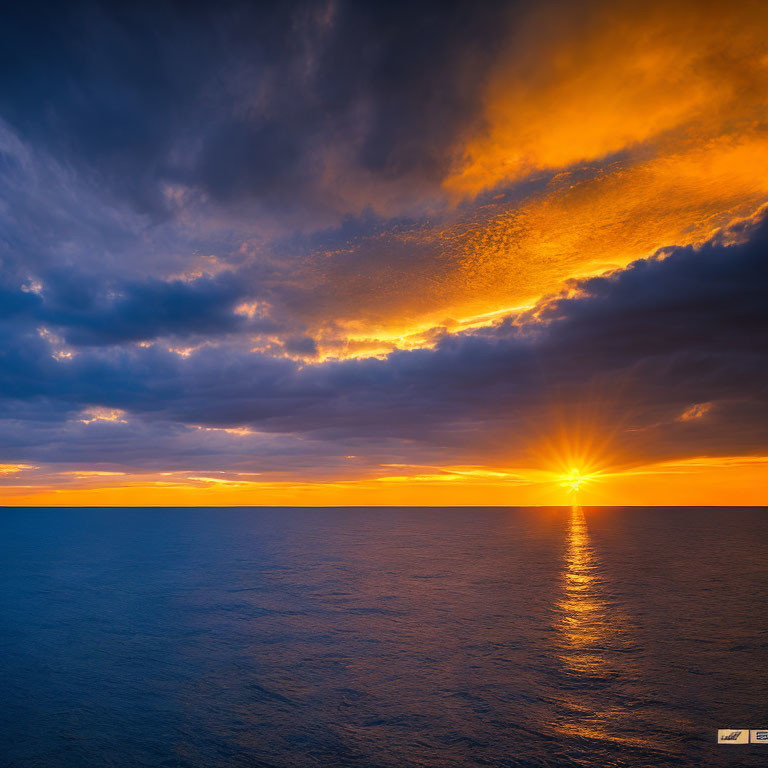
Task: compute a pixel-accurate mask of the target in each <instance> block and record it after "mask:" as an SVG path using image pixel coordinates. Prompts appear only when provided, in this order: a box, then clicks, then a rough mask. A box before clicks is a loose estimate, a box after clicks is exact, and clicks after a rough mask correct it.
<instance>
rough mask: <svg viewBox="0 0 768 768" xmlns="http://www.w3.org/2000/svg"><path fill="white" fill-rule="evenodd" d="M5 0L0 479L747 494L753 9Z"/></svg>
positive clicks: (762, 419) (757, 190) (13, 495)
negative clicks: (13, 0)
mask: <svg viewBox="0 0 768 768" xmlns="http://www.w3.org/2000/svg"><path fill="white" fill-rule="evenodd" d="M116 6H118V4H114V3H113V4H108V3H98V2H92V3H79V2H71V3H66V4H61V5H55V4H50V3H48V4H45V5H41V6H39V7H38V6H37V5H36V3H34V2H30V3H18V4H16V5H15V6H14V7H12V8H9V9H6V10H5V11H4V20H3V24H2V25H0V71H2V73H3V77H2V84H0V504H8V505H91V504H93V505H123V504H125V505H207V504H211V505H229V504H238V505H239V504H254V505H262V504H264V505H283V504H285V505H298V504H302V505H347V504H349V505H354V504H366V505H368V504H382V505H396V504H407V505H435V506H437V505H447V504H458V505H482V504H501V505H522V504H526V505H527V504H531V505H536V504H565V503H570V501H572V500H573V499H575V498H578V501H579V502H580V503H584V504H607V505H614V504H627V505H632V504H638V505H647V504H659V505H675V504H696V505H699V504H715V505H719V504H723V505H731V504H768V356H767V350H768V333H767V331H768V299H767V297H768V266H767V265H768V221H766V216H765V212H766V211H768V173H767V172H766V168H768V36H766V34H765V30H766V29H768V3H765V2H742V1H741V0H736V1H735V2H707V1H706V0H698V2H675V1H674V0H664V1H663V2H656V1H655V0H651V2H644V3H637V2H628V3H622V2H605V3H603V2H562V3H557V2H516V3H512V2H490V1H488V2H447V1H445V0H443V1H441V2H426V1H425V2H410V3H406V2H380V3H375V2H359V1H357V0H348V2H341V1H338V2H333V1H332V2H321V1H320V0H316V1H314V2H280V3H264V4H258V3H235V2H227V1H225V2H221V3H203V4H196V3H191V2H184V3H181V2H179V3H172V2H152V3H144V2H136V3H130V4H123V6H122V7H121V8H119V7H116Z"/></svg>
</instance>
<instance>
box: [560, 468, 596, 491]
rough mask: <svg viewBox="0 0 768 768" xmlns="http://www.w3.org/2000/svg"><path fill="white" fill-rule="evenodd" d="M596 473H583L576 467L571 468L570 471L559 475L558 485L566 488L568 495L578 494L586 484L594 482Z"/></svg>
mask: <svg viewBox="0 0 768 768" xmlns="http://www.w3.org/2000/svg"><path fill="white" fill-rule="evenodd" d="M597 475H598V473H597V472H584V471H583V470H580V469H578V467H572V468H571V469H570V471H568V472H565V473H564V474H562V475H560V485H561V486H562V487H563V488H567V489H568V492H569V493H578V491H579V490H580V489H581V488H582V486H584V485H585V484H586V483H588V482H590V481H591V480H594V479H595V477H596V476H597Z"/></svg>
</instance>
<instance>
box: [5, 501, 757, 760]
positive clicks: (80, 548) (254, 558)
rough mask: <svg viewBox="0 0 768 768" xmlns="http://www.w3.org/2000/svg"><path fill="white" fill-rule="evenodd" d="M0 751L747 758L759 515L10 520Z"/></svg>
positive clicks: (158, 514)
mask: <svg viewBox="0 0 768 768" xmlns="http://www.w3.org/2000/svg"><path fill="white" fill-rule="evenodd" d="M0 534H1V536H0V550H1V551H0V577H2V586H1V588H0V765H2V766H19V767H21V766H24V767H25V768H26V766H46V767H48V766H52V767H54V768H55V767H56V766H66V768H70V767H71V768H88V767H89V766H99V767H101V766H120V768H122V767H123V766H126V767H127V766H131V767H133V766H179V767H181V766H189V767H190V768H191V767H192V766H194V767H195V768H197V767H198V766H199V767H200V768H202V767H203V766H205V767H206V768H210V767H211V766H243V767H244V766H249V767H253V766H274V767H275V768H278V767H279V768H303V767H304V766H329V767H332V768H341V767H343V766H365V767H371V768H377V767H379V766H380V767H381V768H384V767H385V766H386V767H387V768H405V767H407V766H422V767H424V768H426V767H430V768H431V767H434V768H450V767H451V766H462V768H465V767H467V766H557V767H558V768H559V767H561V766H566V767H567V766H598V767H599V768H607V767H609V766H637V767H638V768H648V767H649V766H697V767H698V766H704V767H705V768H709V767H710V766H721V765H731V766H734V767H735V766H739V767H740V768H741V767H742V766H758V765H765V764H768V745H765V746H761V745H754V746H734V745H729V746H720V745H717V744H715V730H716V729H717V728H718V727H719V728H729V727H735V728H750V727H751V728H768V674H767V670H768V621H766V612H765V606H766V604H767V601H768V546H767V545H766V541H768V513H767V512H766V511H765V510H746V509H733V510H728V509H695V508H685V509H658V508H655V509H640V508H633V509H607V508H604V509H583V510H582V509H580V508H574V509H569V508H556V509H511V508H510V509H460V510H458V509H275V510H259V509H227V510H224V509H177V510H167V509H166V510H152V509H123V510H116V509H103V510H99V509H70V510H67V509H58V510H54V509H50V510H42V509H39V510H30V509H27V510H21V509H3V510H0Z"/></svg>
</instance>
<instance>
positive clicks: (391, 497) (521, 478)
mask: <svg viewBox="0 0 768 768" xmlns="http://www.w3.org/2000/svg"><path fill="white" fill-rule="evenodd" d="M30 469H36V468H34V467H30ZM577 472H578V473H579V474H578V479H577V486H578V489H577V490H578V503H579V504H582V505H586V506H593V505H594V506H599V505H609V506H610V505H615V504H621V505H636V506H649V505H650V506H652V505H655V504H664V505H669V506H675V505H681V506H685V505H693V506H707V505H710V506H711V505H714V506H732V505H754V506H759V505H766V504H768V456H751V457H743V456H730V457H696V458H690V459H680V460H674V461H665V462H656V463H652V464H646V465H636V466H633V467H629V468H619V469H615V470H606V471H600V472H599V473H596V474H595V475H594V476H591V475H592V473H587V475H586V476H583V475H582V472H581V471H579V470H577ZM26 474H27V473H25V477H26ZM68 474H69V477H68V482H67V483H66V485H62V484H61V482H60V479H57V478H56V477H53V476H49V477H48V478H46V480H43V479H42V478H41V479H38V480H37V482H34V479H30V480H27V479H25V480H24V484H23V485H22V484H19V485H5V487H4V488H3V489H2V491H1V492H0V503H1V504H4V505H12V506H15V505H19V506H38V505H43V506H134V505H136V506H175V505H176V506H178V505H181V506H184V505H210V506H241V505H243V506H249V505H257V506H258V505H264V506H345V505H349V506H357V505H361V506H396V505H408V506H477V505H496V506H563V505H565V506H571V505H572V504H573V503H574V502H575V501H576V498H575V496H574V489H573V488H572V487H571V486H569V485H564V482H566V480H565V478H566V477H569V473H568V472H566V473H562V472H559V471H557V470H555V471H553V470H544V469H539V468H535V467H529V466H525V467H487V466H482V467H481V466H475V467H418V466H407V465H405V466H400V467H381V468H380V473H379V474H378V475H376V474H373V475H371V474H370V473H369V474H366V475H363V476H351V477H350V476H347V477H345V478H343V479H335V480H322V479H320V480H315V481H306V480H304V481H302V480H298V479H275V478H269V477H265V476H261V475H259V474H258V473H223V474H222V475H221V476H218V477H217V476H214V475H213V474H212V473H211V472H210V471H208V472H207V473H206V472H204V471H201V472H199V473H195V472H191V471H189V472H163V473H155V474H142V473H134V474H131V473H128V472H126V474H125V475H119V476H118V475H116V474H115V475H114V476H113V477H110V476H108V475H107V474H106V473H105V474H101V475H100V474H99V473H98V472H97V471H88V470H83V471H72V472H70V473H68Z"/></svg>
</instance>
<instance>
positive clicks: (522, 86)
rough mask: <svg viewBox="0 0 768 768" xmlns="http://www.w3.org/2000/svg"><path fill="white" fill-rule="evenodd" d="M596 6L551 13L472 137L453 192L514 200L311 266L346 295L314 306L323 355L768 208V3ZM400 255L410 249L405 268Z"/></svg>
mask: <svg viewBox="0 0 768 768" xmlns="http://www.w3.org/2000/svg"><path fill="white" fill-rule="evenodd" d="M588 10H589V12H585V10H584V7H583V6H579V7H578V13H576V11H575V10H574V11H573V12H572V11H570V10H568V8H567V6H564V8H563V10H562V14H561V16H562V20H561V21H560V22H558V21H557V20H556V19H555V14H553V13H551V9H549V8H548V9H547V11H545V12H544V13H545V14H546V16H545V17H538V16H535V15H534V17H533V18H532V19H531V20H530V21H529V27H525V28H524V29H525V30H526V34H528V36H529V37H530V39H531V40H533V41H535V44H533V43H532V44H531V45H530V46H528V47H526V46H525V45H523V44H519V45H512V46H510V51H511V53H510V54H509V56H508V57H507V58H502V60H500V61H499V62H498V64H497V65H496V68H495V70H494V72H493V74H492V76H491V80H490V83H489V84H488V86H487V91H486V96H485V101H484V115H483V118H484V119H483V120H482V121H481V122H480V123H479V125H480V127H479V128H475V129H474V132H473V133H470V134H469V135H467V136H466V137H465V139H464V141H463V143H462V144H461V145H460V146H458V147H457V148H456V153H457V155H458V156H459V157H460V158H462V159H461V160H460V162H459V163H458V165H457V166H456V167H455V169H454V170H453V171H452V172H451V174H449V175H448V176H447V177H446V179H445V188H446V190H447V191H448V192H449V193H450V194H452V195H455V196H457V197H458V198H465V199H467V198H468V199H471V198H472V197H474V196H475V195H477V194H478V193H481V192H484V191H487V190H490V189H493V188H495V187H499V188H500V189H501V191H502V192H503V194H501V195H499V196H497V198H499V199H494V198H491V199H488V200H485V201H478V202H475V203H467V204H465V205H463V206H461V207H459V208H458V209H456V210H455V211H454V212H453V213H451V214H448V215H447V216H444V217H442V218H441V217H437V219H436V220H435V221H434V222H431V223H428V224H426V225H424V226H420V227H417V228H415V229H411V230H408V229H405V230H399V231H396V232H393V233H386V234H382V235H381V236H379V237H373V238H368V239H365V238H363V239H361V240H359V241H357V242H355V243H351V244H350V245H349V246H348V247H347V248H345V249H342V250H340V251H337V252H333V253H324V254H321V255H318V257H317V259H315V260H313V261H311V262H310V263H309V264H308V265H306V267H305V269H306V273H305V274H304V277H303V278H302V280H303V281H304V282H308V283H313V284H314V285H316V286H317V293H318V296H322V294H323V293H324V292H325V291H326V290H327V291H329V292H332V294H329V296H330V295H332V297H333V301H332V302H331V303H329V302H327V301H324V300H320V299H319V298H318V300H317V301H310V302H308V303H307V305H306V306H304V307H300V308H299V312H300V313H301V314H302V315H303V317H304V319H305V320H306V322H307V324H308V327H309V329H310V333H312V334H313V335H314V336H315V337H316V338H318V339H319V342H320V348H321V355H320V357H319V358H317V359H318V360H323V359H325V357H327V356H338V357H347V356H364V355H370V354H377V355H383V354H386V353H387V352H389V351H391V350H392V349H395V348H405V349H408V348H414V347H419V346H430V345H433V344H434V343H435V340H436V339H437V338H439V335H440V334H441V333H445V332H448V333H450V332H456V331H459V330H463V329H465V328H466V327H468V326H471V324H472V323H474V322H476V318H483V317H484V318H486V319H485V322H492V321H493V320H494V319H498V318H499V317H502V316H504V315H505V314H512V313H514V312H516V311H519V309H520V308H521V307H525V306H529V305H530V304H531V303H532V302H534V301H535V300H536V299H538V298H540V297H541V296H543V295H546V294H548V293H552V292H554V291H557V290H558V289H559V288H560V287H561V286H562V285H563V283H564V282H565V281H567V280H568V279H571V278H575V277H583V276H586V275H591V274H598V273H600V272H602V271H605V270H608V269H615V268H622V267H624V266H626V265H627V264H628V263H629V262H631V261H633V260H635V259H638V258H642V257H645V256H648V255H650V254H652V253H654V252H655V251H656V250H658V249H660V248H664V247H668V246H671V245H690V244H694V245H695V244H699V243H702V242H704V241H705V240H707V239H708V238H710V237H711V236H712V235H713V233H714V232H716V231H717V230H718V229H720V228H722V227H725V226H728V225H729V224H731V223H732V222H734V221H736V220H738V219H740V218H744V217H750V216H752V215H753V214H754V213H755V212H756V211H757V210H758V209H759V208H760V207H761V206H762V205H764V204H765V203H766V202H767V201H768V180H767V179H766V175H765V174H764V173H763V172H762V169H763V168H764V167H765V166H766V164H767V163H768V95H766V90H765V88H764V86H763V84H764V82H765V81H766V78H768V41H766V39H765V36H764V34H763V29H764V28H765V26H766V25H768V6H766V5H765V4H760V3H751V2H747V3H743V2H742V3H708V4H707V6H706V12H703V11H702V8H701V4H700V3H692V2H688V3H684V2H683V3H681V2H677V3H652V4H651V6H650V7H648V6H647V5H644V6H643V7H642V8H641V7H640V6H637V5H636V4H629V3H610V4H600V3H593V4H591V5H589V6H588ZM572 14H573V15H572ZM577 17H578V18H577ZM521 35H522V33H521ZM530 179H534V180H535V184H534V185H533V187H531V188H528V187H525V186H520V183H521V182H523V181H526V180H530ZM510 185H511V186H510ZM515 185H518V186H515ZM393 252H394V253H401V252H407V253H409V254H410V258H409V259H408V261H403V262H402V263H399V264H398V266H397V268H396V269H393V268H392V265H391V262H390V260H389V259H388V258H387V255H388V254H390V253H393ZM353 263H354V267H352V266H351V265H352V264H353ZM329 321H330V322H329Z"/></svg>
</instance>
